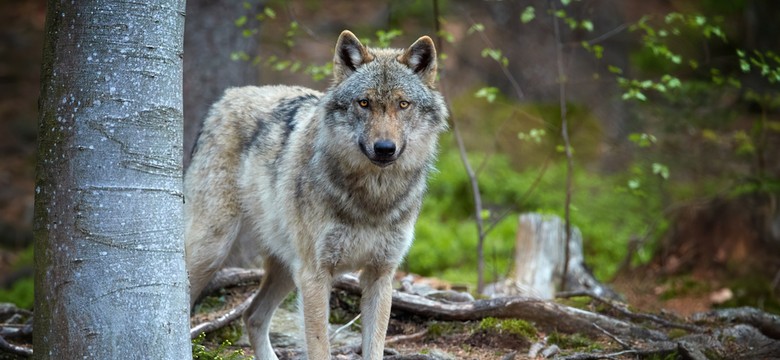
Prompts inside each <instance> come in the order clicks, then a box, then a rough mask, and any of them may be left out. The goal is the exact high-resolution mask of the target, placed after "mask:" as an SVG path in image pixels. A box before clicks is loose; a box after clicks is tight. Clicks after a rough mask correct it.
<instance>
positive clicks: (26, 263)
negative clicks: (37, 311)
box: [0, 245, 34, 309]
mask: <svg viewBox="0 0 780 360" xmlns="http://www.w3.org/2000/svg"><path fill="white" fill-rule="evenodd" d="M32 266H33V246H32V245H31V246H28V247H27V248H26V249H24V250H23V251H22V252H20V253H19V257H18V258H16V260H15V261H14V262H13V263H12V264H11V266H10V269H11V270H12V271H16V270H20V269H22V268H31V267H32ZM33 288H34V286H33V277H32V276H28V277H24V278H21V279H19V280H17V281H15V282H14V284H13V285H12V286H11V287H10V288H8V289H2V288H0V303H3V302H8V303H13V304H16V306H18V307H20V308H22V309H32V307H33V303H34V300H33Z"/></svg>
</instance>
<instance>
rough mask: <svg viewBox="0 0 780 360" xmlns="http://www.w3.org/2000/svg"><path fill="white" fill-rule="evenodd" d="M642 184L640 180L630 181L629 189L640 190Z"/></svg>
mask: <svg viewBox="0 0 780 360" xmlns="http://www.w3.org/2000/svg"><path fill="white" fill-rule="evenodd" d="M640 185H641V183H640V182H639V179H631V180H628V188H629V189H631V190H636V189H639V186H640Z"/></svg>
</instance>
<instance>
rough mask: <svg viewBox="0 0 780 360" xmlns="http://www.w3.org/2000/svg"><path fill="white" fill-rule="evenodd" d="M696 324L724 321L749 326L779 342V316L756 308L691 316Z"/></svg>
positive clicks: (742, 308) (723, 310) (726, 310)
mask: <svg viewBox="0 0 780 360" xmlns="http://www.w3.org/2000/svg"><path fill="white" fill-rule="evenodd" d="M693 320H694V321H696V322H713V321H725V322H728V323H732V324H749V325H752V326H753V327H755V328H756V329H758V330H759V331H761V333H762V334H764V335H765V336H767V337H769V338H772V339H775V340H780V316H777V315H772V314H767V313H765V312H763V311H760V310H758V309H756V308H751V307H741V308H734V309H719V310H713V311H709V312H705V313H698V314H695V315H694V316H693Z"/></svg>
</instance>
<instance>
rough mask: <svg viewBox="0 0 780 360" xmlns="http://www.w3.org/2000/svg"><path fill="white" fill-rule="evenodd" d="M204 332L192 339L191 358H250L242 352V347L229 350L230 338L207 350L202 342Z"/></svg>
mask: <svg viewBox="0 0 780 360" xmlns="http://www.w3.org/2000/svg"><path fill="white" fill-rule="evenodd" d="M205 340H206V334H205V333H201V334H200V335H198V337H196V338H194V339H192V358H193V359H199V360H250V359H253V357H252V356H248V355H246V354H245V353H244V350H243V349H236V350H231V349H230V347H231V346H233V343H232V342H231V341H230V340H224V341H222V342H221V343H220V344H219V346H217V347H216V348H215V349H212V350H209V349H208V348H207V347H206V346H205V345H203V343H204V342H205Z"/></svg>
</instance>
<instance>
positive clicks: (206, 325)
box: [190, 292, 257, 339]
mask: <svg viewBox="0 0 780 360" xmlns="http://www.w3.org/2000/svg"><path fill="white" fill-rule="evenodd" d="M255 295H257V292H254V293H252V295H249V297H247V298H246V300H244V301H243V302H242V303H241V304H239V305H238V306H236V307H235V308H233V309H231V310H229V311H228V312H226V313H224V314H222V315H220V316H218V317H217V318H216V319H214V320H211V321H206V322H202V323H200V324H198V325H195V326H193V327H192V329H190V337H191V338H192V339H194V338H196V337H198V335H200V333H209V332H212V331H214V330H218V329H221V328H223V327H225V326H227V325H228V324H230V323H231V322H233V321H235V320H237V319H238V318H240V317H241V315H243V314H244V311H246V309H247V308H248V307H249V305H250V304H252V300H254V299H255Z"/></svg>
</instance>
